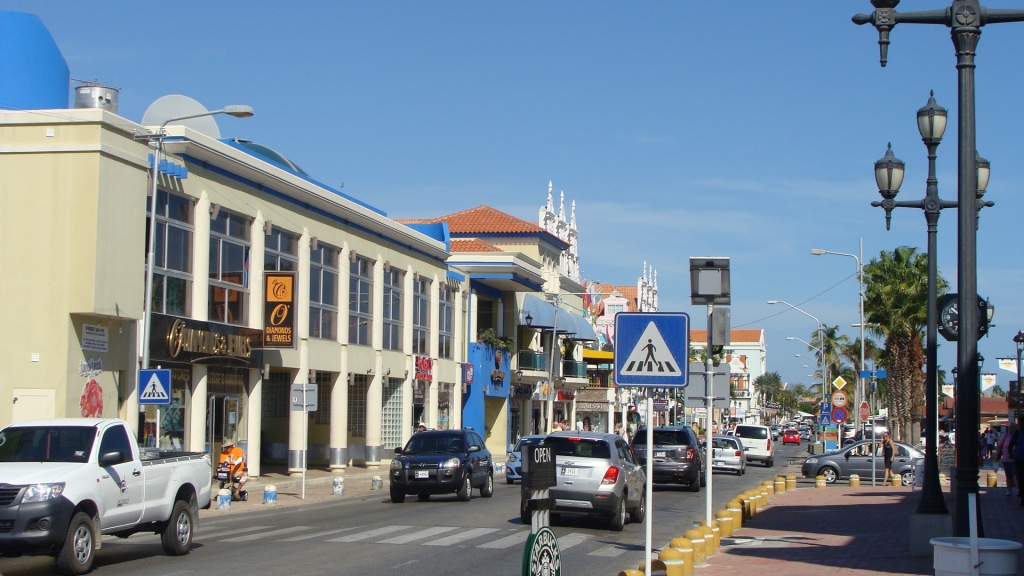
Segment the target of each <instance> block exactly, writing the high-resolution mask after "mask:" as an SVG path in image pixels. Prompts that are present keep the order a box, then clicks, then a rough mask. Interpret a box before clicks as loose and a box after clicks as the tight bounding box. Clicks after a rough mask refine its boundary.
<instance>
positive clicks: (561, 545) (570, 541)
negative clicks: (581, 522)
mask: <svg viewBox="0 0 1024 576" xmlns="http://www.w3.org/2000/svg"><path fill="white" fill-rule="evenodd" d="M588 538H590V535H589V534H583V533H581V532H573V533H571V534H566V535H565V536H562V537H561V538H559V539H558V550H559V551H561V550H568V549H569V548H572V547H573V546H575V545H577V544H582V543H583V542H586V540H587V539H588Z"/></svg>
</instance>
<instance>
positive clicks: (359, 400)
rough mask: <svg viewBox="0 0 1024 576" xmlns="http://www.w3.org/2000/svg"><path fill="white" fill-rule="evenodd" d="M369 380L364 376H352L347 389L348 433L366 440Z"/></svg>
mask: <svg viewBox="0 0 1024 576" xmlns="http://www.w3.org/2000/svg"><path fill="white" fill-rule="evenodd" d="M369 388H370V378H369V376H368V375H366V374H353V375H352V386H350V387H349V389H348V431H349V432H351V433H352V435H353V436H356V437H358V438H366V391H367V390H369Z"/></svg>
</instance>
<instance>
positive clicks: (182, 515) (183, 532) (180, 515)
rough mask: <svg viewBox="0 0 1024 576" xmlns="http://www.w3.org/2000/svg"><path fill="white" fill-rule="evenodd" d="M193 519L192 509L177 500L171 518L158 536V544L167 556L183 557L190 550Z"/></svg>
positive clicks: (185, 503) (182, 501)
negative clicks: (161, 545)
mask: <svg viewBox="0 0 1024 576" xmlns="http://www.w3.org/2000/svg"><path fill="white" fill-rule="evenodd" d="M194 525H195V517H194V516H193V515H192V507H191V506H189V504H188V502H186V501H184V500H178V501H177V502H175V503H174V508H171V518H170V519H169V520H168V521H167V526H166V527H165V528H164V531H163V533H161V534H160V543H161V544H163V546H164V552H166V553H167V555H168V556H184V555H185V554H188V552H189V550H191V549H192V534H193V532H194V530H193V529H192V528H193V526H194Z"/></svg>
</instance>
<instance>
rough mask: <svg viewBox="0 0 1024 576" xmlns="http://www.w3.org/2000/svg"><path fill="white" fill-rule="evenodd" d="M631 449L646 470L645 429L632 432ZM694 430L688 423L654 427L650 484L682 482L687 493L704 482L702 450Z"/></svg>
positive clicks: (697, 488)
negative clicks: (652, 467)
mask: <svg viewBox="0 0 1024 576" xmlns="http://www.w3.org/2000/svg"><path fill="white" fill-rule="evenodd" d="M632 447H633V452H634V453H635V454H636V457H637V460H639V462H640V465H641V466H643V467H644V469H645V470H646V469H647V429H646V428H641V429H639V430H637V432H636V434H634V435H633V442H632ZM701 448H702V447H701V445H700V440H699V439H698V438H697V433H696V432H694V431H693V428H690V427H689V426H665V427H658V426H656V427H655V428H654V483H655V484H686V485H687V486H689V488H690V491H691V492H699V491H700V488H701V486H704V485H705V484H706V483H707V477H706V476H704V472H703V471H704V450H702V449H701Z"/></svg>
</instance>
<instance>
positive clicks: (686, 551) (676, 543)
mask: <svg viewBox="0 0 1024 576" xmlns="http://www.w3.org/2000/svg"><path fill="white" fill-rule="evenodd" d="M668 547H669V548H671V549H673V550H678V551H679V552H680V553H682V555H683V576H693V564H694V562H693V542H690V539H689V538H673V539H672V541H671V542H669V543H668Z"/></svg>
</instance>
